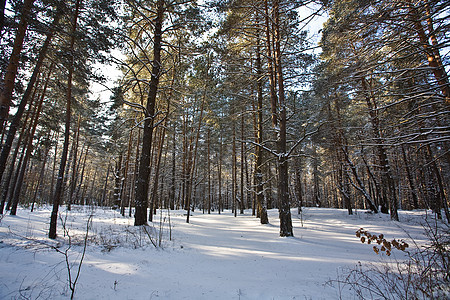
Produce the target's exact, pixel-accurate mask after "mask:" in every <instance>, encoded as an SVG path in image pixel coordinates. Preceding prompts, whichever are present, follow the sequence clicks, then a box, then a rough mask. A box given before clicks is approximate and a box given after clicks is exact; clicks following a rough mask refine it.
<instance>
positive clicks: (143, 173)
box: [134, 0, 165, 226]
mask: <svg viewBox="0 0 450 300" xmlns="http://www.w3.org/2000/svg"><path fill="white" fill-rule="evenodd" d="M156 6H157V9H156V18H155V19H154V20H153V22H154V26H155V31H154V35H153V62H152V74H151V79H150V89H149V93H148V97H147V106H146V112H145V121H144V134H143V138H142V153H141V159H140V163H139V173H138V176H137V180H136V200H135V203H136V204H135V205H136V211H135V216H134V225H135V226H140V225H144V224H147V207H148V188H149V178H150V159H151V147H152V139H153V123H154V122H153V121H154V117H155V116H154V115H155V106H156V95H157V91H158V84H159V77H160V75H161V74H160V73H161V48H162V24H163V21H164V20H163V19H164V11H165V1H164V0H158V1H157V4H156Z"/></svg>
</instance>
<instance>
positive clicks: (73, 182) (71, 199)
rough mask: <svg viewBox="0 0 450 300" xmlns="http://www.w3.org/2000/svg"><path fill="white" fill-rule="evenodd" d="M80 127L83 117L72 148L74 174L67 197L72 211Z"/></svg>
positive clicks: (79, 118)
mask: <svg viewBox="0 0 450 300" xmlns="http://www.w3.org/2000/svg"><path fill="white" fill-rule="evenodd" d="M80 125H81V116H78V122H77V128H76V131H75V137H74V140H75V141H74V143H73V146H72V151H73V155H72V174H71V178H70V182H69V197H67V210H69V211H70V210H71V209H72V201H73V200H74V197H73V196H74V192H75V187H76V184H77V183H76V178H77V175H76V174H77V159H78V143H79V140H80Z"/></svg>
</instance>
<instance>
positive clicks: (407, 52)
mask: <svg viewBox="0 0 450 300" xmlns="http://www.w3.org/2000/svg"><path fill="white" fill-rule="evenodd" d="M0 4H1V5H0V13H1V15H0V32H1V40H0V52H1V55H0V60H1V61H0V72H1V86H0V87H1V94H0V130H1V146H2V148H1V154H0V177H1V194H0V197H1V213H5V212H6V211H7V210H9V211H10V213H11V214H16V210H17V206H18V205H28V206H30V208H31V209H33V208H34V206H36V205H42V204H51V205H53V213H52V217H51V222H50V231H49V237H51V238H55V237H56V226H57V215H58V207H59V206H60V205H67V208H68V209H70V207H71V205H72V204H80V205H93V206H109V207H114V208H117V209H120V211H121V213H122V214H123V215H125V214H128V215H129V216H135V225H142V224H145V223H147V222H148V221H152V217H153V213H154V211H155V210H156V209H157V208H168V209H185V210H186V211H187V222H189V215H190V211H191V210H202V211H203V212H204V213H219V214H220V213H221V211H223V210H224V209H232V210H233V212H234V214H235V216H237V215H239V214H241V213H243V211H244V210H245V209H249V208H251V209H252V212H253V214H254V215H255V216H257V217H259V218H260V219H261V223H267V222H269V220H268V217H267V209H271V208H278V209H279V215H280V220H281V222H280V235H281V236H292V235H293V234H294V232H293V230H292V223H291V215H290V208H292V207H298V209H299V210H301V208H302V207H306V206H317V207H335V208H346V209H347V210H348V213H349V214H352V212H353V210H354V209H367V210H370V211H372V212H373V213H389V214H390V217H391V218H392V219H393V220H398V219H399V217H398V210H400V209H403V210H412V209H422V208H430V209H433V211H434V212H435V213H436V215H437V217H438V218H445V219H446V220H447V221H449V220H450V215H449V210H448V189H449V181H448V178H450V152H449V147H448V144H449V141H450V131H449V130H450V128H449V124H450V122H449V104H450V84H449V79H448V70H449V58H450V57H449V49H450V45H449V41H450V37H449V26H450V20H449V16H450V14H449V5H448V3H447V1H432V0H426V1H415V0H405V1H388V0H383V1H356V0H345V1H343V0H342V1H284V0H260V1H259V0H241V1H232V0H230V1H215V0H210V1H194V0H193V1H189V0H187V1H186V0H155V1H145V0H123V1H107V0H75V1H58V0H24V1H18V0H11V1H6V0H2V1H0ZM319 16H322V17H326V18H327V20H326V22H325V23H324V24H323V28H322V29H321V37H320V42H319V43H317V36H314V35H311V34H310V33H308V32H307V29H308V28H310V26H311V24H312V23H314V22H317V19H318V18H319ZM119 53H120V55H119ZM108 64H109V65H117V66H118V68H120V70H121V72H122V75H121V76H120V79H118V80H117V81H115V82H114V86H113V87H112V88H109V90H110V92H111V93H110V94H111V95H112V96H111V97H110V98H109V99H104V98H101V97H100V96H99V95H100V93H99V92H98V91H94V92H93V89H92V86H93V82H95V83H96V84H97V85H98V84H102V85H103V86H104V87H105V89H107V88H108V86H110V84H109V82H108V76H110V75H111V74H105V73H104V72H102V67H99V66H102V65H108ZM400 221H401V220H400Z"/></svg>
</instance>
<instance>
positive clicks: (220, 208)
mask: <svg viewBox="0 0 450 300" xmlns="http://www.w3.org/2000/svg"><path fill="white" fill-rule="evenodd" d="M222 147H223V144H222V133H221V134H220V144H219V159H218V163H217V181H218V183H217V184H218V185H219V191H218V193H219V195H218V199H217V202H218V205H219V215H220V212H221V210H223V203H222V152H223V151H222Z"/></svg>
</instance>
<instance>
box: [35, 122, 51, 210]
mask: <svg viewBox="0 0 450 300" xmlns="http://www.w3.org/2000/svg"><path fill="white" fill-rule="evenodd" d="M50 134H51V131H49V132H48V138H50ZM49 152H50V146H47V147H46V148H45V153H44V161H43V162H42V166H41V171H40V172H39V179H38V181H37V184H36V189H35V191H34V195H33V200H32V202H31V212H33V210H34V204H35V203H36V202H37V199H38V196H39V198H40V197H41V195H42V190H43V183H42V182H43V180H44V175H45V167H46V165H47V158H48V153H49Z"/></svg>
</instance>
